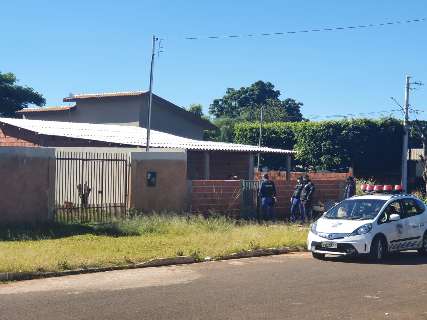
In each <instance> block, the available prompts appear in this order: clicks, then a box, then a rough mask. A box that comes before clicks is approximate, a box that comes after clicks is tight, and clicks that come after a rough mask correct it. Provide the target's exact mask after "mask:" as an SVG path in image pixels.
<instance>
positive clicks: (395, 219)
mask: <svg viewBox="0 0 427 320" xmlns="http://www.w3.org/2000/svg"><path fill="white" fill-rule="evenodd" d="M389 220H390V221H397V220H400V215H399V214H395V213H394V214H391V215H390V219H389Z"/></svg>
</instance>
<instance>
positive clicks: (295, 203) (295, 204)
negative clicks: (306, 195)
mask: <svg viewBox="0 0 427 320" xmlns="http://www.w3.org/2000/svg"><path fill="white" fill-rule="evenodd" d="M303 187H304V185H303V184H302V177H299V178H298V179H297V184H296V186H295V189H294V193H293V194H292V197H291V222H295V221H296V220H297V219H298V217H299V216H301V210H300V206H301V204H300V203H301V199H300V198H301V191H302V188H303ZM297 211H298V216H297V215H296V213H297Z"/></svg>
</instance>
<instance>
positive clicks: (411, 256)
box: [326, 251, 427, 266]
mask: <svg viewBox="0 0 427 320" xmlns="http://www.w3.org/2000/svg"><path fill="white" fill-rule="evenodd" d="M326 260H327V261H334V262H342V263H357V264H382V265H396V266H405V265H407V266H411V265H423V264H425V265H427V256H421V255H420V254H418V252H417V251H405V252H398V253H392V254H390V255H389V256H388V257H387V258H385V259H384V260H383V261H381V262H372V261H370V260H369V259H368V258H367V257H364V256H361V257H327V258H326Z"/></svg>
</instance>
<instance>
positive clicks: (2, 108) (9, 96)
mask: <svg viewBox="0 0 427 320" xmlns="http://www.w3.org/2000/svg"><path fill="white" fill-rule="evenodd" d="M17 82H18V80H17V79H16V76H15V75H14V74H13V73H2V72H0V115H1V116H3V117H14V116H15V115H16V111H18V110H21V109H23V108H25V107H28V105H31V104H35V105H37V106H40V107H41V106H43V105H44V104H45V103H46V100H45V98H43V96H42V95H41V94H40V93H38V92H36V91H35V90H34V89H33V88H30V87H27V86H20V85H17Z"/></svg>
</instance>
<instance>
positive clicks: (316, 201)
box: [275, 176, 345, 218]
mask: <svg viewBox="0 0 427 320" xmlns="http://www.w3.org/2000/svg"><path fill="white" fill-rule="evenodd" d="M311 180H312V182H313V183H314V185H315V187H316V189H315V193H314V196H313V205H316V206H317V205H320V206H324V205H325V204H328V203H332V202H336V201H339V200H342V198H343V191H344V186H345V178H344V179H331V178H328V179H319V178H318V177H317V178H315V177H314V176H313V177H311ZM275 183H276V189H277V205H276V212H277V215H278V216H279V217H281V218H289V216H290V199H291V196H292V193H293V191H294V187H295V183H296V180H290V181H285V180H276V181H275Z"/></svg>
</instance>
